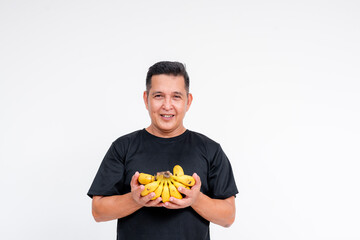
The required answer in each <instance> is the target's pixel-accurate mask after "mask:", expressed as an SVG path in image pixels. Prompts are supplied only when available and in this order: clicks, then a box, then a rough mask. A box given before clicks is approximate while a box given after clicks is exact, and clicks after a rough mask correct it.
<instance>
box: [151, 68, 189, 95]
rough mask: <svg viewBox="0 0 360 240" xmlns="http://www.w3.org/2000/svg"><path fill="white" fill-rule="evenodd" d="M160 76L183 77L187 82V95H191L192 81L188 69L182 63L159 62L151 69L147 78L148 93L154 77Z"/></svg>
mask: <svg viewBox="0 0 360 240" xmlns="http://www.w3.org/2000/svg"><path fill="white" fill-rule="evenodd" d="M160 74H165V75H172V76H182V77H183V78H184V81H185V90H186V93H189V85H190V79H189V75H188V73H187V72H186V68H185V66H184V64H182V63H180V62H170V61H162V62H158V63H155V64H154V65H152V66H151V67H150V68H149V71H148V73H147V76H146V91H147V92H148V93H149V90H150V88H151V78H152V76H154V75H160Z"/></svg>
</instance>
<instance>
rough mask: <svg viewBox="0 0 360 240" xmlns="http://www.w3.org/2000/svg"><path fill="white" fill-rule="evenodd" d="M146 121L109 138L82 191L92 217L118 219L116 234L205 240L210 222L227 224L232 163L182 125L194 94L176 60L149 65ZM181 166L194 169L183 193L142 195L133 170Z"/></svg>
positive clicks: (153, 170) (232, 185)
mask: <svg viewBox="0 0 360 240" xmlns="http://www.w3.org/2000/svg"><path fill="white" fill-rule="evenodd" d="M143 99H144V103H145V106H146V109H147V110H148V112H149V116H150V119H151V124H150V126H148V127H147V128H144V129H142V130H138V131H135V132H132V133H129V134H127V135H125V136H122V137H120V138H118V139H117V140H115V141H114V142H113V143H112V145H111V146H110V149H109V150H108V152H107V154H106V155H105V157H104V159H103V161H102V163H101V165H100V168H99V170H98V173H97V174H96V176H95V179H94V181H93V184H92V185H91V187H90V190H89V192H88V195H89V196H90V197H92V198H93V200H92V213H93V216H94V218H95V220H96V221H98V222H101V221H109V220H114V219H117V220H118V225H117V239H118V240H119V239H126V240H128V239H136V240H141V239H149V238H155V239H169V238H171V239H184V240H192V239H194V240H202V239H204V240H207V239H210V234H209V223H210V222H213V223H215V224H219V225H221V226H224V227H229V226H230V225H231V224H232V223H233V222H234V220H235V195H236V194H237V193H238V190H237V187H236V184H235V180H234V176H233V172H232V168H231V164H230V162H229V160H228V158H227V157H226V155H225V153H224V152H223V150H222V148H221V147H220V145H219V144H218V143H216V142H215V141H213V140H211V139H209V138H208V137H206V136H204V135H202V134H200V133H197V132H194V131H190V130H188V129H186V128H185V126H184V124H183V120H184V117H185V114H186V112H187V111H188V110H189V108H190V106H191V103H192V100H193V97H192V95H191V93H189V76H188V74H187V72H186V69H185V67H184V65H183V64H181V63H179V62H158V63H156V64H154V65H153V66H151V67H150V68H149V71H148V74H147V77H146V91H145V92H144V94H143ZM177 164H178V165H180V166H182V167H183V169H184V172H185V174H192V173H193V177H194V179H195V185H194V186H193V187H192V188H191V189H186V188H181V187H180V188H178V190H179V192H180V193H182V194H183V196H184V198H182V199H177V198H173V197H171V198H170V201H169V202H165V203H163V202H162V199H161V197H158V198H157V199H155V200H151V199H152V198H153V197H154V193H150V194H149V195H147V196H144V197H142V196H141V195H140V193H141V192H142V190H143V189H144V186H143V185H140V184H139V183H138V177H139V172H144V173H151V174H156V172H159V171H164V170H172V168H173V167H174V166H175V165H177Z"/></svg>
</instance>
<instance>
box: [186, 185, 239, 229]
mask: <svg viewBox="0 0 360 240" xmlns="http://www.w3.org/2000/svg"><path fill="white" fill-rule="evenodd" d="M191 207H192V208H193V209H194V210H195V211H196V212H197V213H198V214H199V215H200V216H202V217H203V218H205V219H206V220H208V221H210V222H212V223H215V224H218V225H221V226H223V227H230V226H231V224H232V223H233V222H234V220H235V197H230V198H227V199H224V200H223V199H212V198H209V197H208V196H206V195H205V194H203V193H201V192H200V195H199V196H198V198H197V200H196V202H194V204H193V205H191Z"/></svg>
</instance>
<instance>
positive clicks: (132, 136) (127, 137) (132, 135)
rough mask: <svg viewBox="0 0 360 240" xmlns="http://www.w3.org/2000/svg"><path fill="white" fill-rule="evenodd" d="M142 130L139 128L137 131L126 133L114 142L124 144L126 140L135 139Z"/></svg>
mask: <svg viewBox="0 0 360 240" xmlns="http://www.w3.org/2000/svg"><path fill="white" fill-rule="evenodd" d="M141 131H142V130H137V131H134V132H131V133H128V134H125V135H123V136H121V137H118V138H117V139H116V140H115V141H114V142H113V143H114V144H115V145H117V144H123V143H126V142H131V141H133V140H135V139H136V138H137V137H138V136H139V134H140V133H141Z"/></svg>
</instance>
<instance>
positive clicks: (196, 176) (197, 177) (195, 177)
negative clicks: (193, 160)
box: [192, 173, 201, 185]
mask: <svg viewBox="0 0 360 240" xmlns="http://www.w3.org/2000/svg"><path fill="white" fill-rule="evenodd" d="M192 177H193V178H194V179H195V185H201V179H200V177H199V175H197V173H194V174H193V175H192Z"/></svg>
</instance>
